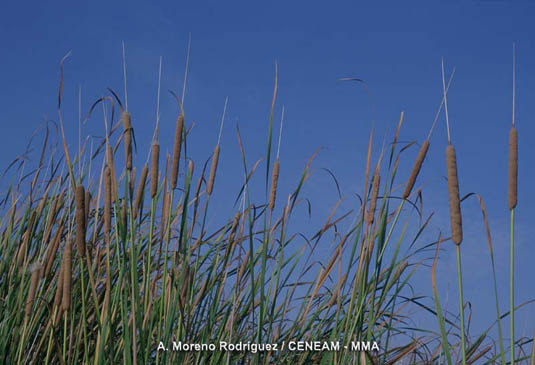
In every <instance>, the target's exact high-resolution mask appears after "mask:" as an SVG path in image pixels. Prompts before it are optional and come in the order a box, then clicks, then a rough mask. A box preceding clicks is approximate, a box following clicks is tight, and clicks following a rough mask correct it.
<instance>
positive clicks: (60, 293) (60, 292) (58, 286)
mask: <svg viewBox="0 0 535 365" xmlns="http://www.w3.org/2000/svg"><path fill="white" fill-rule="evenodd" d="M62 298H63V262H62V263H61V265H60V267H59V274H58V282H57V284H56V295H55V296H54V308H58V310H61V300H62Z"/></svg>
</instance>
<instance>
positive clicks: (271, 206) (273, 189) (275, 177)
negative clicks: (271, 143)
mask: <svg viewBox="0 0 535 365" xmlns="http://www.w3.org/2000/svg"><path fill="white" fill-rule="evenodd" d="M279 170H280V162H279V159H277V160H276V161H275V164H274V165H273V175H271V191H270V193H269V205H268V207H269V212H270V213H272V212H273V209H274V208H275V199H276V198H277V184H278V183H279Z"/></svg>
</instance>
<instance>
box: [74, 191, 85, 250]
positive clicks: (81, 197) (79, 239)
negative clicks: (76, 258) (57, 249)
mask: <svg viewBox="0 0 535 365" xmlns="http://www.w3.org/2000/svg"><path fill="white" fill-rule="evenodd" d="M75 201H76V211H75V219H76V249H77V250H78V254H79V255H80V256H81V257H83V256H84V255H85V191H84V186H83V185H81V184H80V185H78V186H77V187H76V192H75Z"/></svg>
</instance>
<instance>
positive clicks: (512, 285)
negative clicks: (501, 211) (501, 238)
mask: <svg viewBox="0 0 535 365" xmlns="http://www.w3.org/2000/svg"><path fill="white" fill-rule="evenodd" d="M510 259H511V261H510V263H509V264H510V277H509V278H510V283H509V284H510V285H509V288H510V293H509V294H510V298H509V305H510V307H511V309H510V310H511V312H510V319H511V336H510V337H511V343H510V347H511V364H514V363H515V273H514V268H515V210H514V209H511V254H510Z"/></svg>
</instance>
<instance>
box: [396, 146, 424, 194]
mask: <svg viewBox="0 0 535 365" xmlns="http://www.w3.org/2000/svg"><path fill="white" fill-rule="evenodd" d="M428 150H429V140H425V141H424V143H423V144H422V147H420V151H419V152H418V156H416V161H415V162H414V166H413V167H412V171H411V174H410V176H409V180H407V185H406V186H405V190H404V191H403V195H402V198H403V199H407V198H408V197H409V195H411V191H412V188H413V187H414V183H415V182H416V178H417V177H418V174H419V173H420V170H421V168H422V165H423V163H424V160H425V156H426V155H427V151H428Z"/></svg>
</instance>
